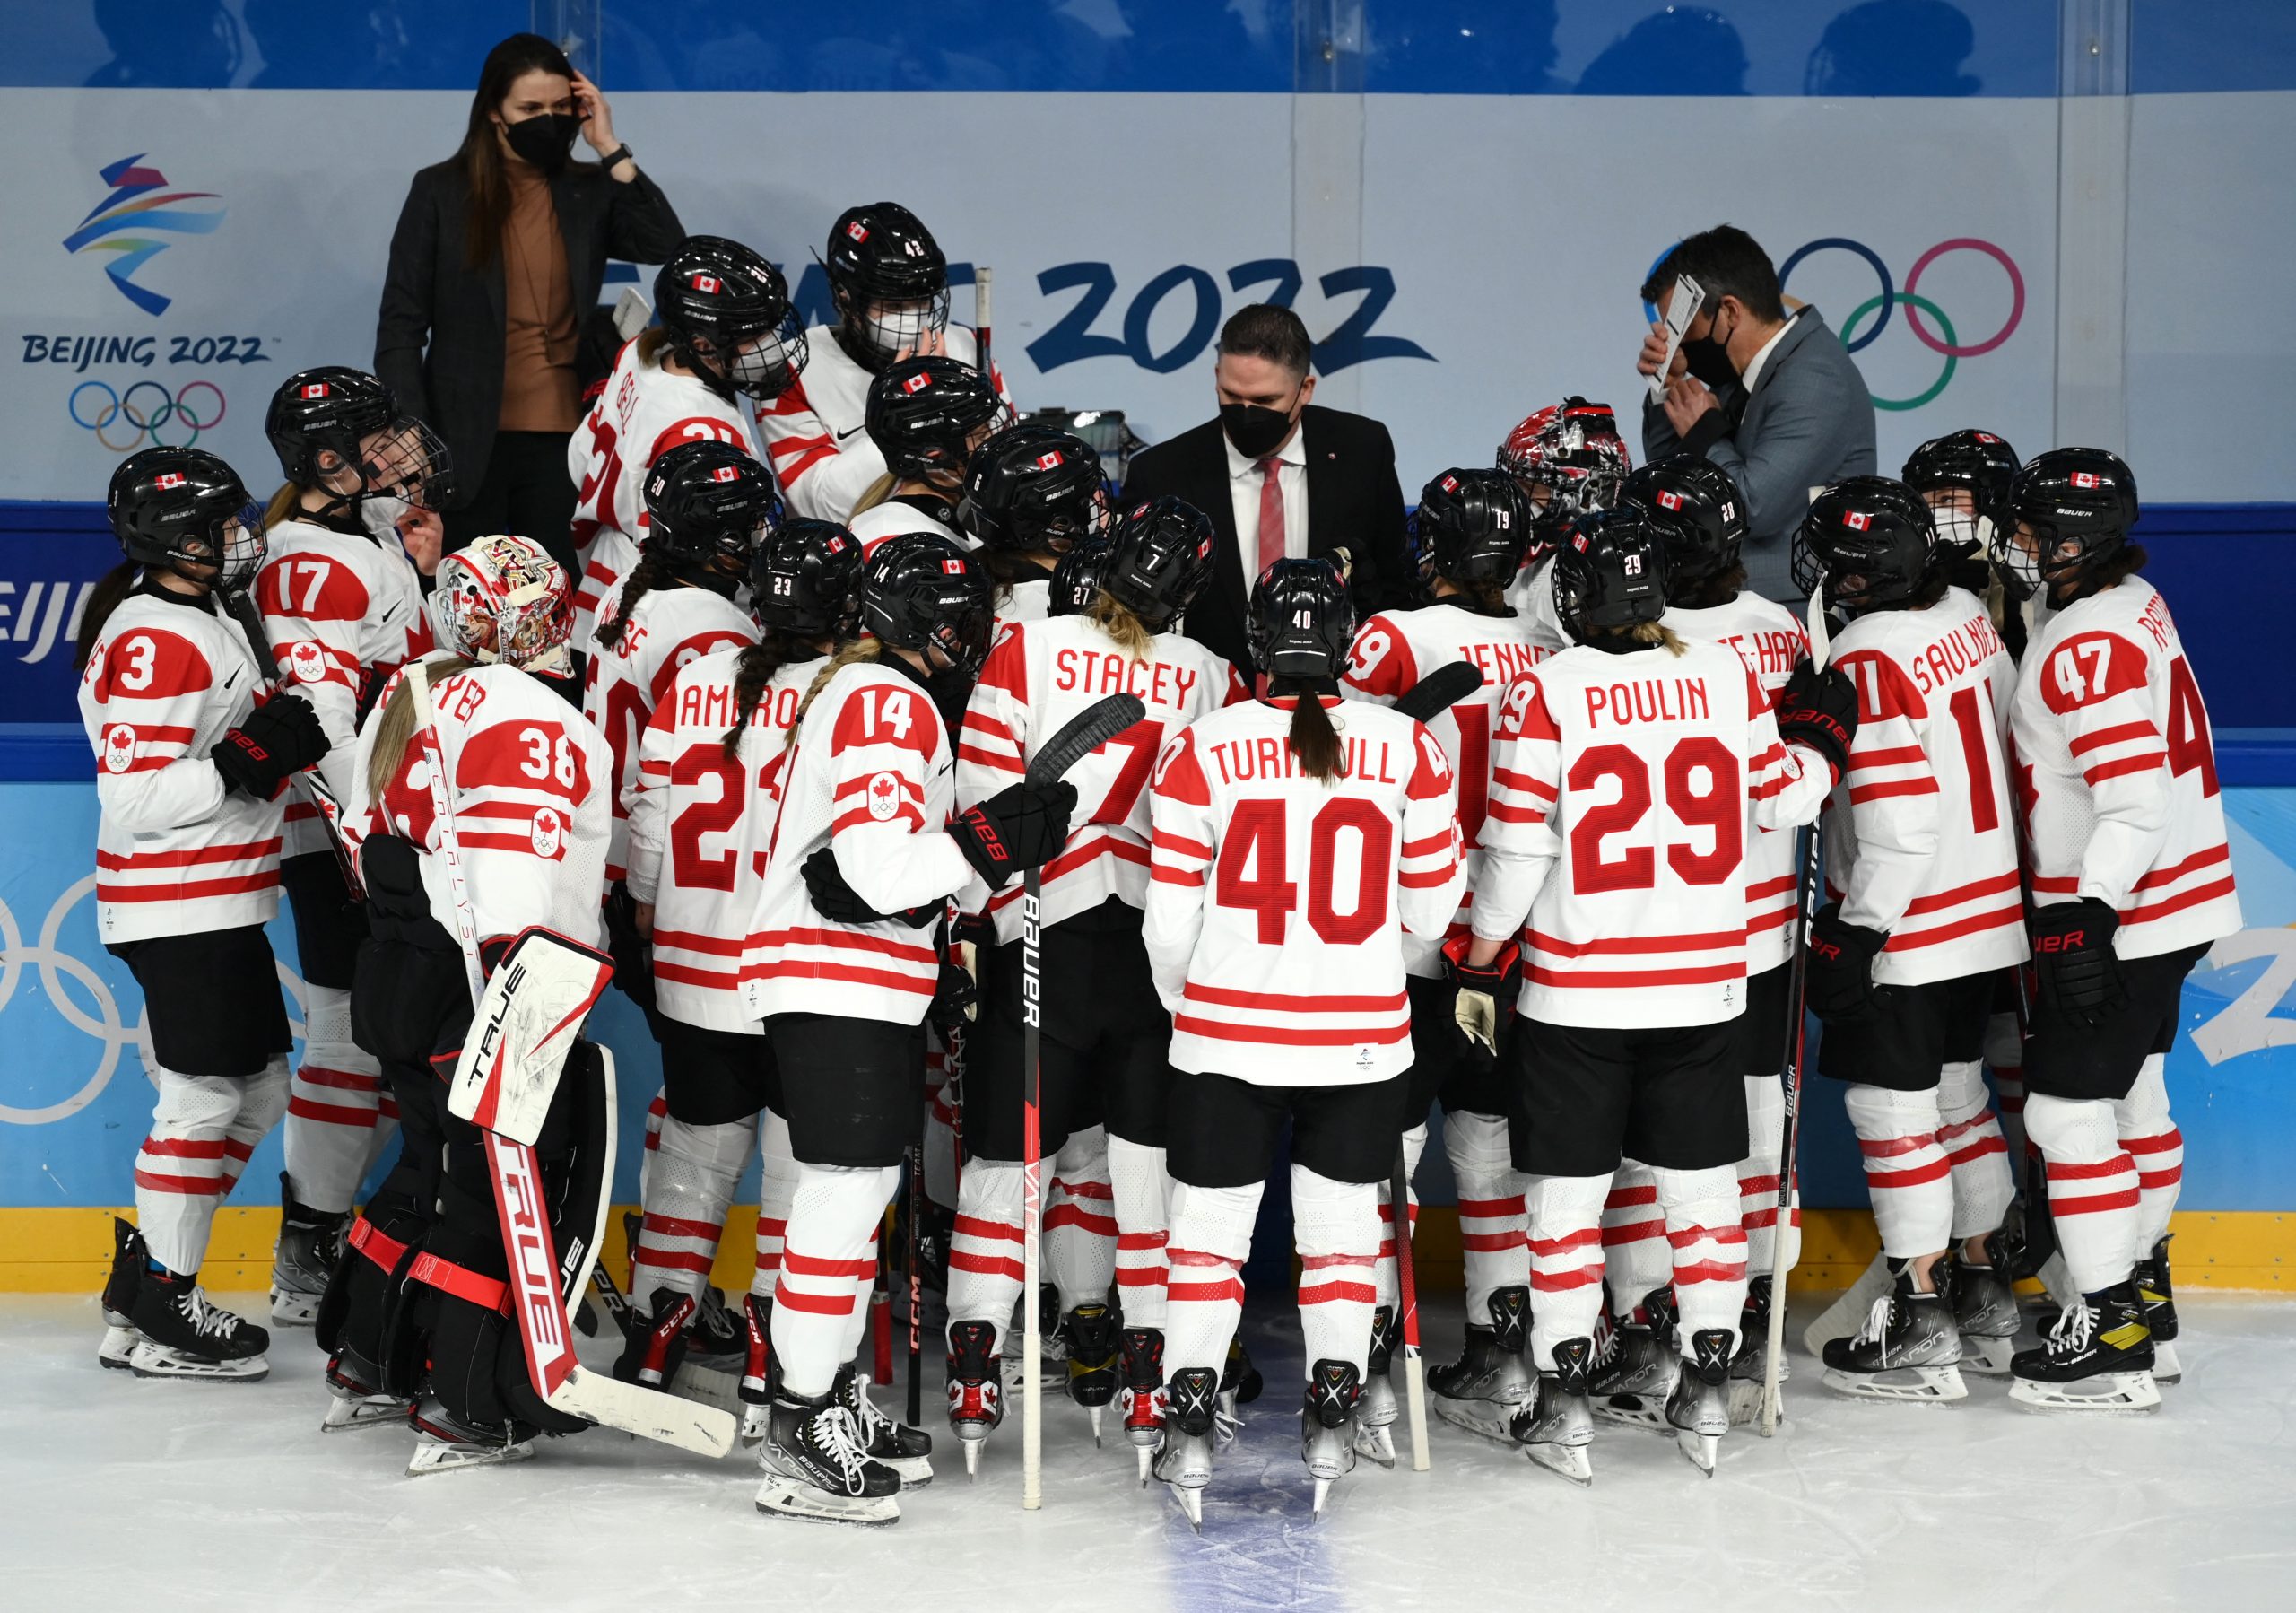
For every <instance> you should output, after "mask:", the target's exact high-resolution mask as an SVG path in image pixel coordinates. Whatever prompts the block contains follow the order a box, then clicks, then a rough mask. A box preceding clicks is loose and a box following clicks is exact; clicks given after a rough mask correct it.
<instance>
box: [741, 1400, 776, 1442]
mask: <svg viewBox="0 0 2296 1613" xmlns="http://www.w3.org/2000/svg"><path fill="white" fill-rule="evenodd" d="M772 1421H773V1408H771V1407H770V1406H752V1405H750V1404H748V1403H747V1402H744V1404H743V1406H742V1430H741V1433H740V1434H738V1435H736V1436H735V1437H737V1438H738V1439H739V1440H740V1441H741V1443H743V1444H744V1446H755V1445H760V1444H762V1443H764V1442H765V1431H766V1429H767V1427H768V1426H770V1425H771V1423H772Z"/></svg>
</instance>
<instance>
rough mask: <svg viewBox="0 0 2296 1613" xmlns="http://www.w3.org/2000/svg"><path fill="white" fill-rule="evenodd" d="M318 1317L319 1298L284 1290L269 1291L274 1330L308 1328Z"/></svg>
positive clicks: (313, 1295)
mask: <svg viewBox="0 0 2296 1613" xmlns="http://www.w3.org/2000/svg"><path fill="white" fill-rule="evenodd" d="M318 1317H319V1296H318V1295H316V1294H297V1293H292V1292H290V1291H289V1290H287V1289H285V1288H274V1289H273V1290H272V1291H271V1325H272V1326H273V1327H274V1328H308V1327H310V1326H313V1325H314V1324H316V1323H317V1321H318Z"/></svg>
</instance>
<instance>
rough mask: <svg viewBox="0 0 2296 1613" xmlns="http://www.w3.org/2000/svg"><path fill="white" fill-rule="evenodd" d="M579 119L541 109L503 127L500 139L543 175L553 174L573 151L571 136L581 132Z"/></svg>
mask: <svg viewBox="0 0 2296 1613" xmlns="http://www.w3.org/2000/svg"><path fill="white" fill-rule="evenodd" d="M581 127H582V120H581V119H580V118H577V117H575V116H574V114H573V113H571V112H544V113H542V114H540V115H539V116H537V117H534V118H526V119H523V120H522V121H520V122H517V123H506V124H504V125H503V126H502V138H503V139H505V140H507V141H509V143H510V149H511V151H513V152H514V153H517V155H518V157H519V158H520V160H521V161H526V162H531V163H533V164H534V165H535V167H536V168H539V169H540V170H542V171H543V172H544V173H546V174H554V173H556V172H557V171H558V170H560V169H561V168H564V167H565V166H566V159H567V157H568V156H569V155H570V154H571V153H572V152H573V150H574V136H575V135H577V134H578V133H580V131H581Z"/></svg>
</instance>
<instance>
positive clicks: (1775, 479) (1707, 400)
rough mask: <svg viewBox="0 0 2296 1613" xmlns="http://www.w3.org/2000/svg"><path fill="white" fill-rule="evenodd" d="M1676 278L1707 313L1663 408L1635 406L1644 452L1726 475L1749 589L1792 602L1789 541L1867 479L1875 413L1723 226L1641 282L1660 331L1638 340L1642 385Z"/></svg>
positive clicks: (1769, 273)
mask: <svg viewBox="0 0 2296 1613" xmlns="http://www.w3.org/2000/svg"><path fill="white" fill-rule="evenodd" d="M1676 275H1689V276H1690V277H1691V278H1692V280H1695V281H1696V282H1698V283H1699V285H1700V287H1701V288H1702V289H1703V290H1704V291H1705V292H1706V301H1704V302H1703V303H1702V304H1700V308H1699V311H1698V317H1697V318H1694V319H1692V321H1691V323H1690V327H1689V328H1688V329H1687V330H1685V331H1684V332H1683V342H1682V346H1681V347H1680V349H1678V350H1677V351H1676V353H1674V362H1673V363H1672V364H1671V365H1670V366H1669V367H1668V369H1667V371H1666V395H1665V397H1664V398H1656V399H1654V398H1651V397H1648V396H1647V395H1646V396H1645V397H1644V399H1643V404H1642V449H1643V452H1644V454H1646V455H1647V456H1648V458H1653V459H1656V458H1659V457H1661V456H1663V455H1665V454H1672V453H1683V452H1688V453H1693V454H1701V455H1703V456H1705V457H1706V458H1709V459H1710V460H1712V461H1713V462H1714V463H1715V464H1717V465H1718V466H1721V467H1722V468H1723V469H1724V470H1726V471H1728V472H1729V473H1730V476H1731V479H1732V480H1733V481H1735V482H1736V483H1737V484H1738V491H1739V492H1740V493H1742V494H1744V497H1745V501H1746V529H1747V536H1746V543H1745V547H1744V551H1743V553H1744V558H1745V563H1746V580H1747V585H1748V586H1749V587H1751V588H1752V589H1753V590H1754V591H1755V592H1756V593H1758V594H1763V595H1767V596H1768V597H1770V598H1772V599H1779V600H1785V601H1793V600H1796V599H1799V598H1800V597H1801V590H1800V589H1797V588H1796V587H1795V586H1794V578H1793V572H1792V568H1791V564H1790V556H1791V554H1792V552H1793V544H1794V532H1795V529H1796V527H1799V526H1800V525H1801V524H1802V518H1803V516H1805V515H1806V514H1807V513H1808V512H1809V509H1810V499H1811V496H1812V494H1813V493H1814V492H1815V491H1816V490H1817V489H1819V488H1822V487H1830V486H1831V485H1832V484H1834V483H1836V482H1839V481H1840V480H1841V479H1842V478H1843V477H1844V476H1859V475H1873V474H1874V400H1873V398H1872V397H1871V396H1870V395H1869V394H1868V393H1867V392H1866V390H1865V377H1863V376H1861V375H1860V374H1858V372H1857V365H1856V364H1854V363H1852V362H1850V359H1849V354H1848V352H1847V351H1845V350H1844V349H1843V347H1842V344H1841V341H1840V338H1839V337H1838V336H1835V335H1834V333H1833V332H1832V330H1831V329H1830V328H1828V327H1827V325H1826V322H1825V318H1824V316H1822V314H1820V313H1819V312H1818V310H1816V309H1814V308H1812V307H1809V306H1807V305H1806V304H1805V305H1804V306H1803V307H1801V308H1798V309H1796V310H1794V311H1793V312H1791V313H1788V312H1787V309H1786V302H1785V298H1784V295H1783V294H1782V293H1781V292H1779V286H1778V271H1777V269H1776V268H1775V267H1773V266H1771V264H1770V255H1769V254H1768V253H1766V252H1764V251H1763V250H1762V249H1761V247H1760V246H1758V245H1757V244H1755V241H1754V239H1753V237H1752V236H1750V235H1748V234H1747V233H1746V232H1745V231H1743V230H1739V229H1735V228H1733V227H1732V226H1731V225H1728V224H1723V225H1720V226H1718V227H1717V228H1715V229H1712V230H1708V231H1703V232H1702V233H1700V234H1697V235H1693V236H1691V237H1689V238H1688V239H1687V240H1683V241H1682V242H1681V243H1680V244H1679V245H1677V246H1676V247H1675V248H1674V250H1673V251H1671V252H1669V253H1667V254H1666V255H1665V257H1662V258H1660V259H1659V260H1658V266H1657V267H1656V268H1654V269H1652V270H1651V271H1650V278H1649V279H1648V281H1646V282H1645V283H1644V284H1643V287H1642V298H1643V301H1646V302H1649V303H1653V304H1655V305H1656V306H1657V310H1658V318H1659V320H1660V323H1659V324H1657V325H1653V326H1652V327H1650V335H1649V336H1647V337H1645V338H1644V340H1643V344H1642V358H1641V362H1640V363H1639V365H1638V366H1637V367H1638V368H1639V370H1640V371H1642V373H1643V374H1645V375H1656V374H1657V372H1658V365H1659V362H1660V361H1661V360H1662V359H1663V358H1664V357H1665V336H1664V334H1663V333H1664V321H1665V318H1666V310H1667V309H1668V308H1669V307H1670V306H1671V304H1672V302H1673V300H1674V277H1675V276H1676Z"/></svg>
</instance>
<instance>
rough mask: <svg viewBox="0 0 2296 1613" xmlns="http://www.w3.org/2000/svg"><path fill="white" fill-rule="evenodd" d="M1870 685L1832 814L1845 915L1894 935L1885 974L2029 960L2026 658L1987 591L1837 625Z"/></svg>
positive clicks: (1950, 593)
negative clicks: (2018, 817) (2016, 726)
mask: <svg viewBox="0 0 2296 1613" xmlns="http://www.w3.org/2000/svg"><path fill="white" fill-rule="evenodd" d="M1833 664H1834V665H1835V666H1836V667H1839V668H1841V670H1842V672H1843V673H1844V674H1845V675H1847V676H1848V678H1849V680H1850V681H1851V682H1852V683H1853V684H1856V685H1857V739H1856V740H1855V741H1854V742H1853V743H1852V744H1851V745H1850V748H1849V772H1848V774H1847V775H1846V776H1845V777H1844V778H1843V779H1842V780H1841V787H1840V789H1839V790H1837V792H1836V803H1835V804H1836V806H1837V807H1838V808H1839V807H1841V806H1847V808H1848V810H1847V811H1842V810H1836V811H1834V812H1832V813H1831V814H1829V815H1827V819H1826V830H1825V833H1826V883H1827V884H1828V885H1830V886H1831V888H1832V889H1833V890H1835V891H1838V892H1839V893H1840V894H1841V916H1842V918H1843V920H1845V921H1847V922H1848V923H1851V924H1859V925H1863V926H1865V928H1866V929H1878V930H1880V931H1882V932H1883V933H1884V934H1885V935H1887V936H1888V937H1890V938H1889V943H1888V945H1887V946H1884V947H1883V949H1882V955H1881V956H1880V957H1878V958H1876V959H1875V960H1874V979H1875V980H1876V981H1880V982H1882V983H1883V984H1884V985H1892V986H1918V985H1922V984H1925V983H1926V982H1928V981H1949V980H1959V979H1961V978H1962V977H1963V976H1965V975H1971V974H1982V973H1985V972H1987V971H1988V970H1993V969H2000V968H2005V967H2006V966H2008V965H2009V964H2012V963H2022V962H2024V960H2025V957H2026V946H2025V908H2024V899H2023V897H2022V894H2020V892H2019V890H2018V888H2017V878H2018V875H2017V833H2016V825H2015V824H2013V823H2012V822H2011V821H2010V817H2009V812H2010V802H2009V768H2008V762H2007V760H2006V755H2005V750H2004V747H2003V744H2002V736H2003V733H2004V732H2005V729H2006V728H2007V724H2008V715H2009V701H2010V697H2011V696H2012V694H2013V693H2014V691H2015V686H2016V679H2017V666H2016V663H2015V662H2013V661H2012V660H2011V659H2010V658H2009V653H2008V651H2007V650H2004V649H2003V648H2002V645H2001V635H2000V634H1999V633H1997V632H1995V631H1994V626H1993V621H1992V618H1991V617H1989V616H1988V615H1986V610H1985V606H1984V604H1983V603H1982V602H1981V601H1979V599H1978V598H1977V597H1975V596H1974V595H1972V594H1969V593H1966V592H1964V591H1963V590H1961V589H1946V590H1945V597H1944V598H1943V599H1940V600H1939V601H1938V602H1937V603H1936V604H1935V605H1933V606H1930V607H1929V608H1928V609H1927V610H1892V611H1871V612H1868V613H1867V614H1865V615H1862V616H1858V617H1857V618H1856V619H1854V620H1853V621H1851V622H1850V623H1849V624H1848V626H1846V627H1844V628H1842V629H1841V630H1840V631H1839V632H1837V633H1835V634H1834V636H1833Z"/></svg>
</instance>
